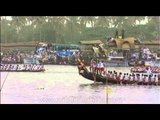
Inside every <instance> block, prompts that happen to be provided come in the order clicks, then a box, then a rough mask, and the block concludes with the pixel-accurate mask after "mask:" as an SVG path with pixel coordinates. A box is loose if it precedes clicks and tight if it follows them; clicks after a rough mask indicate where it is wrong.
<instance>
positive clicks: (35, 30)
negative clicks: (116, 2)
mask: <svg viewBox="0 0 160 120" xmlns="http://www.w3.org/2000/svg"><path fill="white" fill-rule="evenodd" d="M10 18H11V19H8V16H1V42H2V43H16V42H30V41H48V42H52V43H78V42H79V41H81V40H91V39H94V40H95V39H100V40H105V36H112V37H114V35H115V30H116V29H118V30H119V32H120V33H121V30H122V29H124V30H125V37H128V36H132V37H139V38H140V39H141V40H142V41H143V40H156V39H157V38H158V26H159V24H158V20H157V18H158V17H154V16H149V17H147V16H11V17H10ZM142 21H146V23H145V24H138V23H141V22H142Z"/></svg>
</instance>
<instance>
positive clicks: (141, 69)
mask: <svg viewBox="0 0 160 120" xmlns="http://www.w3.org/2000/svg"><path fill="white" fill-rule="evenodd" d="M147 71H151V72H152V73H153V72H154V73H159V72H160V67H159V66H151V67H145V66H138V67H134V68H131V72H139V73H141V72H147Z"/></svg>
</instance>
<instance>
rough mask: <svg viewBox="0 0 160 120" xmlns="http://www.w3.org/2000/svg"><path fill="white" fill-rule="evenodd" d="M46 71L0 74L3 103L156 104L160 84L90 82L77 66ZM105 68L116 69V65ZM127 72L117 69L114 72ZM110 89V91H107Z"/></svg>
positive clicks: (49, 67) (159, 94)
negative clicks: (80, 73)
mask: <svg viewBox="0 0 160 120" xmlns="http://www.w3.org/2000/svg"><path fill="white" fill-rule="evenodd" d="M45 67H46V72H44V73H43V72H42V73H41V72H40V73H27V72H26V73H25V72H22V73H16V72H15V73H14V72H12V73H9V74H8V77H7V79H6V81H5V77H6V75H7V73H5V72H3V73H1V84H2V83H4V85H3V88H2V91H1V103H2V104H4V103H5V104H106V103H107V100H108V103H109V104H129V103H131V104H155V103H156V104H159V103H160V87H158V86H137V85H122V86H121V85H108V86H106V85H105V84H102V83H98V84H93V82H92V81H89V80H87V79H85V78H83V77H82V76H80V75H79V74H78V71H77V67H76V66H63V65H60V66H58V65H53V66H51V65H46V66H45ZM107 69H110V70H116V68H115V67H113V68H112V67H108V68H107ZM122 70H123V71H124V72H127V71H129V68H127V67H125V68H120V67H119V69H118V70H117V71H122ZM107 88H108V89H109V92H107V90H108V89H107Z"/></svg>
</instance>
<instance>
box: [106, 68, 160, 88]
mask: <svg viewBox="0 0 160 120" xmlns="http://www.w3.org/2000/svg"><path fill="white" fill-rule="evenodd" d="M103 76H104V77H106V79H108V80H113V81H117V82H119V83H120V84H123V83H142V84H143V83H144V84H156V85H158V83H159V82H160V79H159V78H160V75H153V74H150V75H145V74H134V73H132V74H128V73H123V74H122V73H121V72H120V73H117V72H116V71H108V72H107V73H105V72H104V73H103Z"/></svg>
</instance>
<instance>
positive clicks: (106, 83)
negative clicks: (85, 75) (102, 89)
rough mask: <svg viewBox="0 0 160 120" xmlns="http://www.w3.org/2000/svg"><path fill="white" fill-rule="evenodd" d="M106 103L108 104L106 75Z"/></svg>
mask: <svg viewBox="0 0 160 120" xmlns="http://www.w3.org/2000/svg"><path fill="white" fill-rule="evenodd" d="M106 93H107V94H106V104H108V78H107V77H106Z"/></svg>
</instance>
